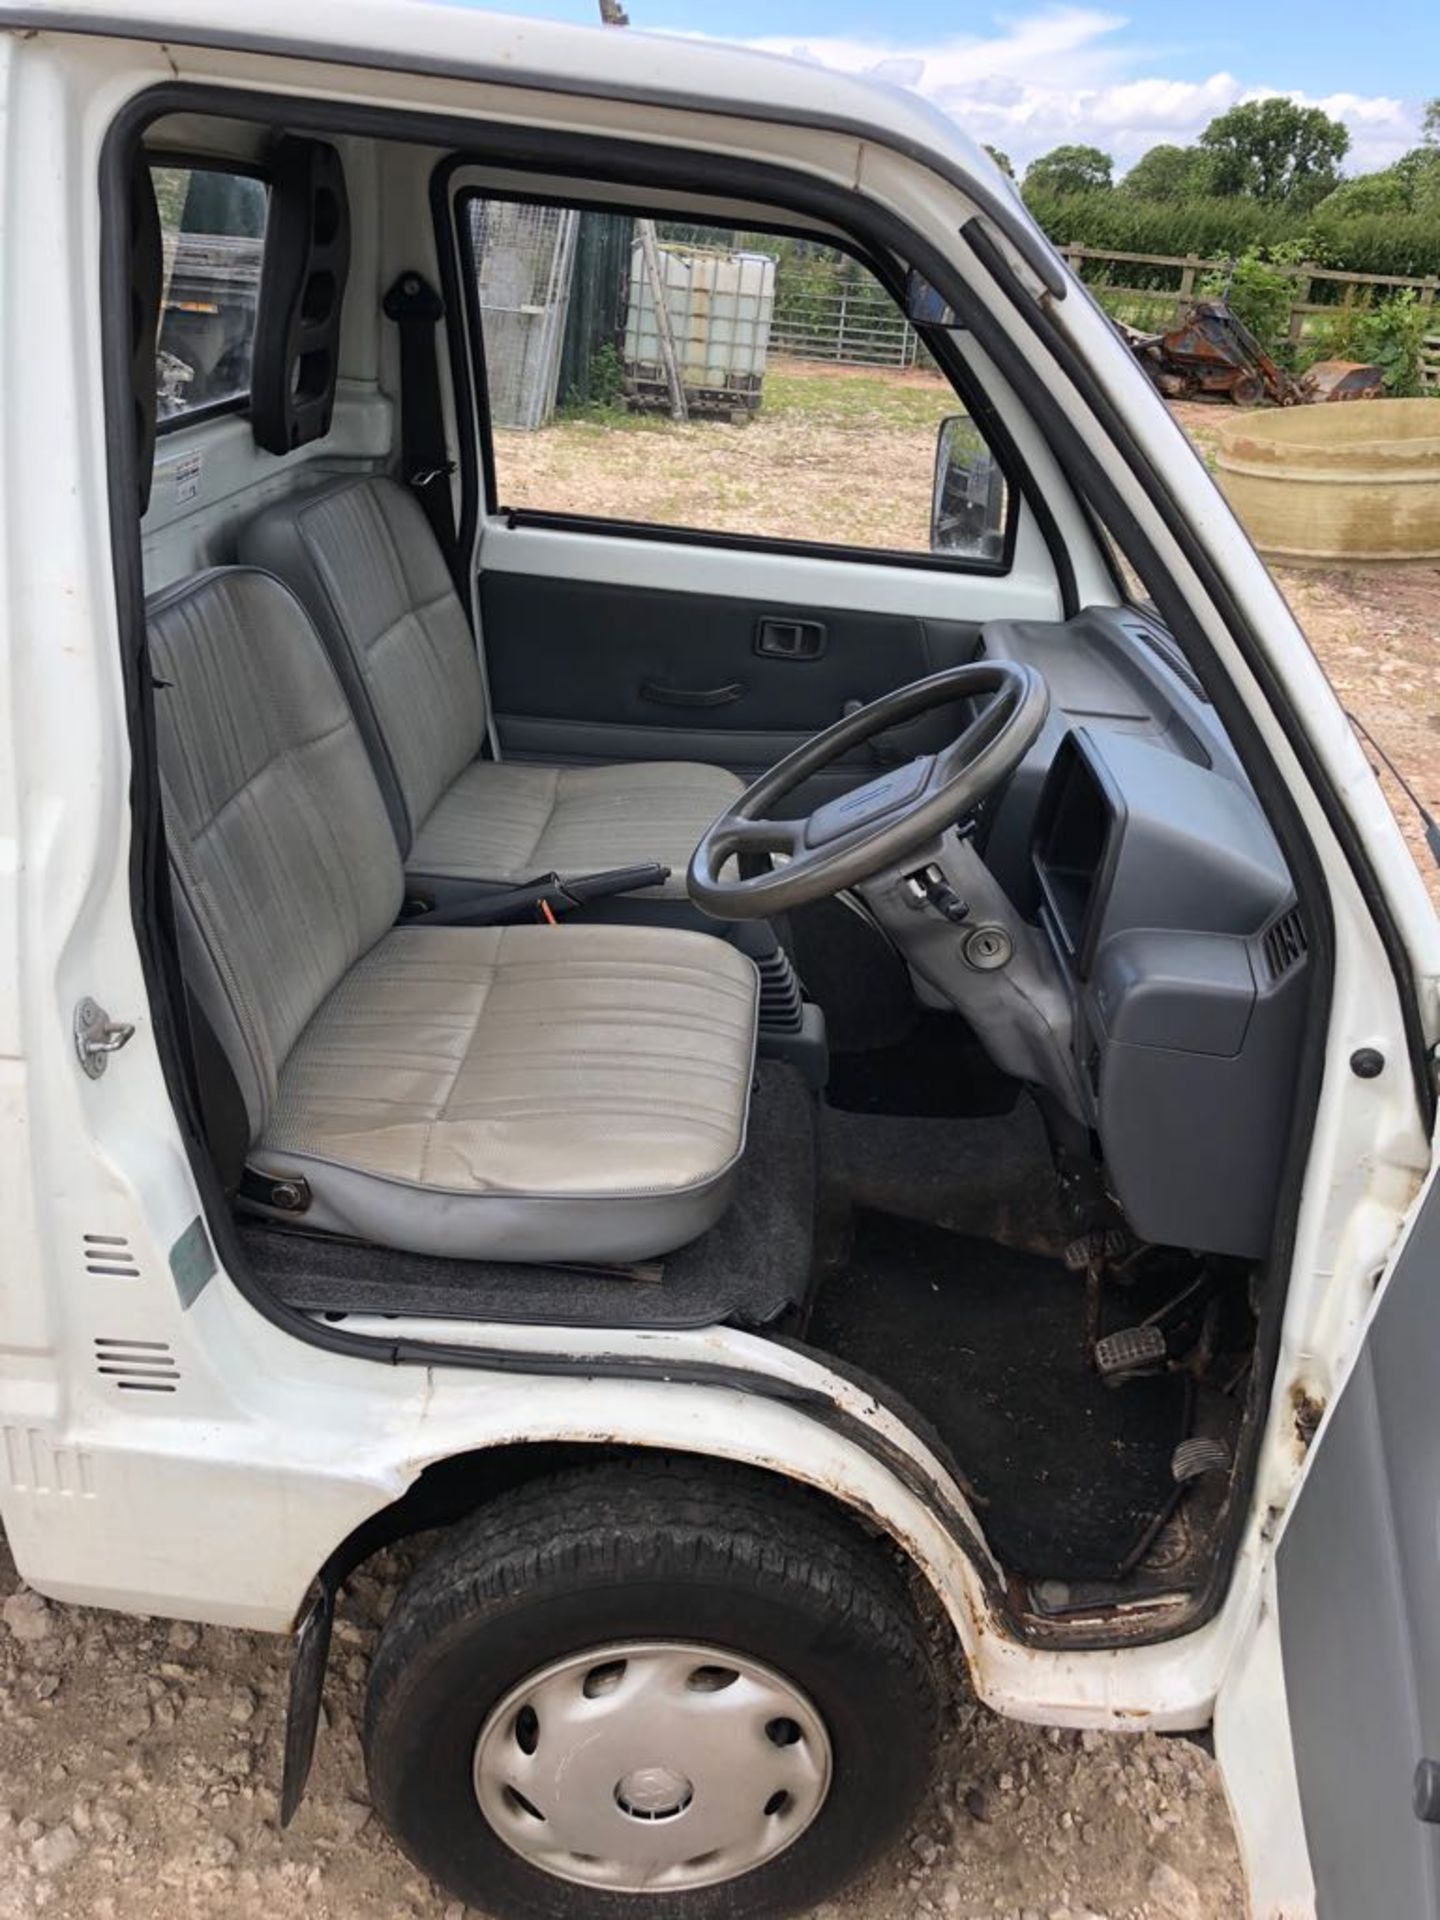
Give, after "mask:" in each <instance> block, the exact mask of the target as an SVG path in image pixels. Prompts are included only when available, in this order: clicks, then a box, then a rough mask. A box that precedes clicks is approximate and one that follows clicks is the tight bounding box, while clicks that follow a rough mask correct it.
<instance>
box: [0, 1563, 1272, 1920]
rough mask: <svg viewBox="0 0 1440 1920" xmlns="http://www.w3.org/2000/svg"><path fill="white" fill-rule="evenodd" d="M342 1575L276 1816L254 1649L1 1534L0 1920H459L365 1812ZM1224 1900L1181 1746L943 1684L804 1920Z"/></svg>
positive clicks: (1211, 1919)
mask: <svg viewBox="0 0 1440 1920" xmlns="http://www.w3.org/2000/svg"><path fill="white" fill-rule="evenodd" d="M375 1565H376V1567H377V1569H378V1571H377V1572H375V1573H369V1574H363V1575H360V1576H357V1578H356V1579H355V1580H354V1581H353V1582H352V1584H351V1588H350V1590H349V1593H348V1596H347V1599H346V1601H345V1603H344V1607H343V1611H342V1616H341V1618H340V1620H339V1622H338V1623H337V1639H336V1644H335V1649H334V1653H333V1656H332V1661H331V1669H330V1684H329V1688H328V1692H327V1721H328V1724H327V1725H326V1728H325V1730H324V1732H323V1733H322V1735H321V1738H320V1743H319V1748H318V1751H317V1755H316V1764H315V1771H314V1774H313V1776H312V1779H311V1786H310V1792H309V1795H308V1797H307V1799H306V1801H305V1804H304V1805H303V1806H302V1808H301V1810H300V1813H299V1815H298V1817H297V1818H296V1821H295V1823H294V1825H293V1826H292V1827H291V1828H290V1830H289V1831H288V1832H286V1833H282V1832H281V1831H280V1829H279V1826H278V1821H277V1793H276V1789H277V1787H278V1784H279V1780H280V1767H281V1746H282V1739H283V1733H284V1721H285V1689H286V1682H287V1674H288V1654H287V1648H286V1646H285V1644H284V1643H283V1642H281V1641H279V1640H276V1639H274V1638H271V1637H268V1636H264V1635H258V1634H249V1633H233V1632H226V1631H222V1630H221V1629H219V1628H214V1627H203V1628H201V1627H194V1626H189V1625H185V1624H178V1623H177V1624H169V1623H167V1622H164V1621H152V1620H144V1619H134V1618H130V1617H128V1616H121V1615H118V1614H105V1613H96V1612H91V1611H88V1610H85V1609H80V1608H65V1607H58V1606H50V1605H47V1604H46V1603H45V1602H44V1601H43V1600H41V1599H40V1598H39V1596H38V1595H36V1594H32V1593H30V1592H28V1590H26V1589H24V1588H23V1587H21V1586H20V1584H19V1581H18V1579H17V1577H16V1574H15V1570H14V1567H13V1565H12V1563H11V1561H10V1559H9V1556H8V1553H7V1552H6V1551H5V1549H4V1546H3V1542H0V1594H3V1595H4V1596H6V1597H5V1599H4V1601H3V1615H0V1618H3V1623H4V1624H3V1627H0V1920H29V1916H31V1915H34V1914H39V1913H44V1914H47V1915H50V1916H52V1917H53V1920H71V1917H72V1916H73V1917H74V1920H82V1917H83V1920H182V1917H188V1916H191V1915H203V1916H205V1920H214V1917H215V1916H223V1917H224V1920H232V1917H233V1920H252V1917H253V1920H299V1917H300V1916H302V1915H303V1916H306V1920H442V1916H443V1920H462V1915H463V1914H464V1912H465V1910H464V1909H462V1908H461V1907H460V1906H459V1905H458V1904H457V1903H455V1902H453V1901H447V1897H446V1896H445V1895H444V1894H443V1893H442V1892H441V1891H440V1890H439V1889H438V1888H436V1887H434V1886H432V1885H431V1884H430V1883H429V1882H428V1881H426V1880H425V1879H424V1878H422V1877H421V1876H420V1875H419V1874H418V1873H417V1872H416V1871H415V1869H414V1868H413V1867H411V1866H410V1865H409V1863H408V1862H407V1861H406V1860H405V1859H404V1858H403V1857H402V1856H401V1854H400V1853H399V1852H398V1851H397V1849H396V1848H395V1847H394V1846H392V1845H391V1843H390V1841H389V1840H388V1839H387V1838H386V1836H385V1835H384V1833H382V1832H381V1831H380V1829H379V1827H378V1826H377V1824H376V1822H375V1821H374V1819H373V1818H372V1817H371V1814H370V1809H369V1806H368V1804H367V1802H366V1797H365V1776H364V1768H363V1765H362V1762H361V1757H360V1742H359V1737H358V1733H357V1726H358V1717H359V1713H360V1708H361V1700H362V1696H363V1689H364V1683H365V1673H366V1667H367V1664H368V1654H369V1650H370V1648H371V1646H372V1645H373V1642H374V1638H375V1630H376V1627H377V1626H378V1624H379V1622H380V1621H381V1620H382V1619H383V1618H384V1614H385V1611H386V1609H387V1608H388V1606H389V1604H390V1602H391V1599H392V1598H393V1596H394V1592H395V1581H396V1579H397V1578H398V1577H400V1575H401V1574H402V1573H403V1568H402V1567H400V1566H399V1565H397V1563H396V1561H395V1560H393V1559H391V1560H387V1561H385V1562H379V1563H375ZM1242 1910H1243V1899H1242V1895H1241V1891H1240V1883H1239V1878H1238V1871H1237V1865H1236V1858H1235V1848H1234V1842H1233V1840H1232V1838H1231V1835H1230V1829H1229V1824H1228V1821H1227V1818H1226V1814H1225V1809H1224V1802H1223V1799H1222V1797H1221V1793H1220V1789H1219V1786H1218V1783H1217V1779H1216V1775H1215V1769H1214V1767H1213V1765H1212V1763H1211V1762H1210V1761H1209V1760H1208V1759H1207V1757H1206V1756H1205V1754H1204V1753H1202V1752H1201V1750H1200V1749H1199V1748H1198V1747H1196V1746H1195V1745H1193V1744H1192V1743H1190V1742H1189V1741H1185V1740H1176V1739H1161V1738H1157V1737H1154V1736H1150V1735H1124V1736H1116V1737H1111V1736H1105V1735H1101V1734H1089V1733H1087V1734H1078V1735H1077V1734H1071V1733H1061V1732H1059V1731H1058V1730H1056V1729H1048V1730H1047V1729H1041V1728H1033V1727H1021V1726H1016V1725H1014V1724H1012V1723H1011V1722H1008V1721H1004V1720H1000V1719H997V1718H996V1717H995V1715H993V1714H991V1713H987V1712H986V1711H984V1710H983V1709H982V1708H979V1707H976V1706H975V1705H974V1704H973V1702H971V1701H969V1700H967V1699H966V1698H965V1696H964V1691H963V1688H962V1687H961V1685H960V1683H959V1681H958V1679H957V1680H956V1683H955V1698H954V1706H953V1712H952V1715H951V1718H950V1723H949V1729H948V1732H947V1734H946V1736H945V1740H944V1746H943V1750H942V1755H941V1764H940V1765H939V1767H938V1768H937V1770H936V1776H935V1783H934V1786H933V1789H932V1791H931V1794H930V1797H929V1800H928V1802H927V1804H926V1806H925V1807H924V1809H923V1811H922V1814H921V1817H920V1819H919V1821H918V1823H917V1825H916V1826H915V1828H914V1829H913V1830H912V1832H911V1833H910V1834H909V1835H908V1836H907V1837H906V1840H905V1842H904V1844H903V1845H902V1846H901V1847H900V1848H899V1850H898V1851H897V1852H896V1853H895V1854H893V1855H892V1856H891V1857H890V1858H889V1859H888V1860H886V1861H885V1862H883V1863H882V1864H881V1866H880V1867H878V1868H877V1869H876V1870H875V1871H874V1872H873V1873H871V1874H870V1875H869V1876H868V1878H867V1879H866V1880H865V1881H863V1882H862V1883H860V1884H859V1885H857V1886H855V1887H853V1888H852V1889H850V1890H849V1891H848V1892H847V1893H846V1894H845V1895H844V1897H843V1898H841V1899H838V1900H835V1901H831V1902H828V1903H827V1904H826V1905H825V1906H823V1907H821V1908H820V1909H819V1910H818V1913H817V1915H816V1920H913V1917H914V1916H917V1915H927V1914H938V1915H954V1916H958V1917H959V1920H1095V1917H1096V1916H1103V1920H1142V1917H1143V1920H1220V1916H1226V1917H1227V1920H1228V1917H1230V1916H1234V1915H1238V1914H1239V1913H1240V1912H1241V1911H1242Z"/></svg>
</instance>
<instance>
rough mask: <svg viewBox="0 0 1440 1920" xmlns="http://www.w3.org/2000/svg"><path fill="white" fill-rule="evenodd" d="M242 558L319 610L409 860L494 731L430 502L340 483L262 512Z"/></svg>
mask: <svg viewBox="0 0 1440 1920" xmlns="http://www.w3.org/2000/svg"><path fill="white" fill-rule="evenodd" d="M239 553H240V558H241V559H242V560H243V561H244V562H246V564H247V565H250V566H255V567H264V568H265V569H266V570H267V571H268V572H270V573H273V574H276V575H278V576H279V578H280V579H281V580H283V581H284V582H285V583H286V585H287V586H289V587H291V588H293V590H294V591H295V592H296V593H297V594H298V595H299V596H300V598H301V600H302V601H303V602H304V603H305V605H306V607H307V608H308V609H309V611H310V615H311V618H312V619H313V620H314V622H315V624H316V626H317V627H318V628H319V629H320V634H321V637H322V639H323V640H324V642H325V645H326V646H327V648H328V649H329V651H330V657H331V659H332V660H333V661H334V663H335V670H336V672H337V673H338V674H339V675H340V678H341V681H342V683H343V685H344V687H345V691H346V693H347V694H348V695H349V697H350V703H351V705H352V706H353V707H354V709H355V715H356V718H357V720H358V721H359V723H360V727H361V731H362V733H363V734H364V736H365V744H366V746H367V747H368V748H369V749H370V755H371V758H372V760H373V761H374V763H375V770H376V772H377V774H378V775H379V778H380V784H381V786H382V788H383V789H384V791H385V801H386V805H387V806H388V807H389V809H390V817H391V819H392V820H393V821H394V824H395V834H396V838H397V839H398V840H399V842H400V851H401V853H402V854H408V853H409V851H410V846H411V843H412V842H413V840H414V838H415V835H416V833H417V831H418V830H419V828H420V826H421V823H422V822H423V821H424V820H425V819H426V818H427V816H428V815H429V813H430V810H431V808H432V807H433V806H434V805H435V802H436V801H437V800H438V799H439V798H440V796H441V794H442V793H444V792H445V791H446V789H447V788H448V787H449V786H450V785H451V783H452V782H453V781H454V780H455V778H456V776H457V775H458V774H459V773H460V772H461V770H462V769H463V768H465V767H467V766H468V765H469V764H470V762H471V761H472V760H473V759H474V758H475V756H476V754H477V753H478V752H479V751H480V743H481V740H482V738H483V735H484V732H485V694H484V682H483V680H482V678H481V674H480V663H479V660H478V658H477V657H476V652H475V642H474V640H473V639H472V638H471V634H470V626H469V622H468V621H467V620H466V618H465V613H464V609H463V608H462V607H461V605H460V598H459V595H458V594H457V593H456V591H455V587H454V583H453V582H452V581H451V578H450V573H449V569H448V568H447V567H446V565H445V560H444V556H443V555H442V554H441V552H440V548H439V546H438V545H437V543H436V540H435V536H434V534H433V533H432V532H431V530H430V524H429V522H428V521H427V520H426V518H425V515H424V514H423V512H422V511H421V509H420V505H419V503H418V501H417V500H416V499H415V497H414V495H413V494H411V493H409V492H407V491H406V489H405V488H404V487H401V486H399V485H397V483H396V482H395V481H394V480H387V479H385V478H384V477H383V476H379V475H369V476H361V477H359V478H355V477H353V476H351V477H346V478H342V479H338V480H330V481H327V482H326V483H325V484H324V485H323V486H321V487H318V488H316V489H314V490H313V491H311V492H309V493H304V494H300V495H297V496H295V497H293V498H290V499H286V500H279V501H276V502H275V504H274V505H273V506H269V507H266V508H265V509H264V510H263V511H262V512H261V513H259V514H257V515H256V516H255V518H254V519H253V520H251V521H250V523H249V525H248V526H246V527H245V528H244V529H243V530H242V532H241V535H240V541H239Z"/></svg>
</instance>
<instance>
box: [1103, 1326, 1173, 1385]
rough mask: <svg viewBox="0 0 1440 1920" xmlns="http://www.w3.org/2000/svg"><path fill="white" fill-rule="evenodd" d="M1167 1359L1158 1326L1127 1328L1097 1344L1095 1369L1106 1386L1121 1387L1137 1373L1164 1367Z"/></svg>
mask: <svg viewBox="0 0 1440 1920" xmlns="http://www.w3.org/2000/svg"><path fill="white" fill-rule="evenodd" d="M1167 1356H1168V1349H1167V1347H1166V1345H1165V1336H1164V1334H1163V1333H1162V1332H1161V1331H1160V1329H1159V1327H1150V1326H1144V1327H1124V1328H1122V1329H1121V1331H1120V1332H1119V1333H1107V1334H1106V1336H1105V1338H1104V1339H1103V1340H1097V1341H1096V1342H1095V1369H1096V1371H1097V1372H1098V1374H1099V1375H1100V1378H1101V1379H1102V1380H1104V1381H1105V1382H1106V1384H1107V1385H1109V1386H1112V1387H1118V1386H1120V1385H1121V1384H1122V1382H1124V1381H1125V1380H1128V1379H1130V1378H1131V1377H1132V1376H1133V1375H1135V1374H1137V1373H1152V1372H1154V1370H1155V1369H1156V1368H1157V1367H1163V1366H1164V1364H1165V1361H1166V1358H1167Z"/></svg>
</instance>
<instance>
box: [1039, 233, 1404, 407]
mask: <svg viewBox="0 0 1440 1920" xmlns="http://www.w3.org/2000/svg"><path fill="white" fill-rule="evenodd" d="M1060 251H1061V252H1062V253H1063V254H1064V256H1065V258H1066V259H1067V260H1068V261H1069V263H1070V265H1071V266H1072V267H1073V268H1074V269H1075V271H1076V273H1078V274H1081V275H1082V276H1083V275H1084V274H1085V268H1086V266H1087V265H1088V264H1090V263H1092V262H1093V263H1095V264H1097V265H1100V266H1105V265H1110V264H1114V265H1117V266H1122V267H1124V266H1134V267H1161V268H1164V269H1166V270H1167V271H1169V272H1172V273H1176V274H1178V276H1179V277H1178V279H1177V281H1176V284H1175V285H1174V286H1173V287H1155V286H1149V287H1135V286H1124V285H1122V284H1121V283H1120V282H1119V281H1116V280H1111V279H1110V278H1109V277H1108V276H1106V277H1105V278H1103V279H1102V280H1100V281H1099V283H1098V284H1097V285H1096V289H1095V290H1096V292H1097V293H1104V294H1107V295H1113V296H1116V297H1118V298H1119V299H1121V300H1134V301H1143V302H1145V303H1146V304H1147V305H1148V306H1150V307H1152V308H1160V309H1168V310H1169V313H1170V315H1171V317H1172V318H1178V317H1179V315H1180V312H1181V310H1182V308H1183V307H1184V306H1185V304H1186V302H1187V301H1189V300H1191V299H1193V298H1194V294H1195V283H1196V280H1197V278H1198V277H1199V276H1200V275H1201V274H1205V273H1221V274H1223V273H1225V272H1226V271H1228V269H1229V268H1230V266H1231V265H1232V264H1233V263H1232V262H1231V261H1229V260H1205V259H1202V258H1201V257H1200V255H1199V254H1195V253H1187V254H1173V253H1115V252H1112V251H1111V250H1110V249H1108V248H1106V247H1081V246H1068V247H1062V248H1061V249H1060ZM1274 271H1275V272H1276V273H1283V274H1287V275H1288V276H1289V277H1290V278H1291V279H1292V280H1293V281H1294V282H1295V295H1294V298H1293V300H1292V301H1291V303H1290V326H1289V332H1290V338H1291V339H1292V340H1298V339H1300V337H1301V335H1302V334H1303V333H1304V331H1305V326H1306V322H1307V320H1308V319H1309V317H1310V315H1311V314H1334V312H1335V311H1336V306H1337V303H1336V302H1335V301H1334V300H1328V301H1327V300H1315V299H1312V297H1311V296H1312V295H1313V294H1314V292H1315V288H1316V285H1317V283H1324V284H1327V285H1332V286H1340V287H1364V288H1367V289H1379V288H1383V289H1385V290H1386V291H1387V292H1392V293H1393V292H1398V291H1399V290H1400V289H1401V288H1403V287H1413V288H1414V289H1415V290H1416V292H1417V293H1418V294H1419V297H1420V304H1421V306H1422V307H1433V306H1436V296H1437V293H1440V275H1436V274H1433V273H1432V274H1427V275H1426V276H1425V277H1424V278H1416V277H1415V276H1414V275H1409V274H1402V273H1342V272H1340V271H1339V270H1338V269H1337V268H1334V267H1318V266H1315V265H1314V264H1313V263H1312V262H1310V261H1308V260H1307V261H1302V262H1300V263H1299V264H1298V265H1296V266H1277V267H1276V268H1275V269H1274ZM1437 315H1440V308H1437ZM1420 377H1421V384H1422V385H1423V386H1424V387H1426V388H1427V389H1428V390H1429V391H1431V392H1435V393H1440V328H1437V331H1436V332H1435V333H1434V334H1432V335H1429V336H1427V338H1426V341H1425V348H1424V355H1423V365H1422V369H1421V376H1420Z"/></svg>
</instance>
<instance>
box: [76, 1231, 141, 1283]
mask: <svg viewBox="0 0 1440 1920" xmlns="http://www.w3.org/2000/svg"><path fill="white" fill-rule="evenodd" d="M82 1243H83V1246H84V1252H85V1271H86V1272H87V1273H93V1274H97V1275H101V1276H104V1277H106V1278H113V1279H118V1280H138V1279H139V1278H140V1268H139V1265H138V1263H137V1261H136V1259H135V1255H134V1254H133V1253H132V1252H131V1251H130V1242H129V1241H128V1240H127V1239H126V1238H125V1236H124V1234H122V1233H87V1234H85V1235H83V1236H82Z"/></svg>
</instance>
